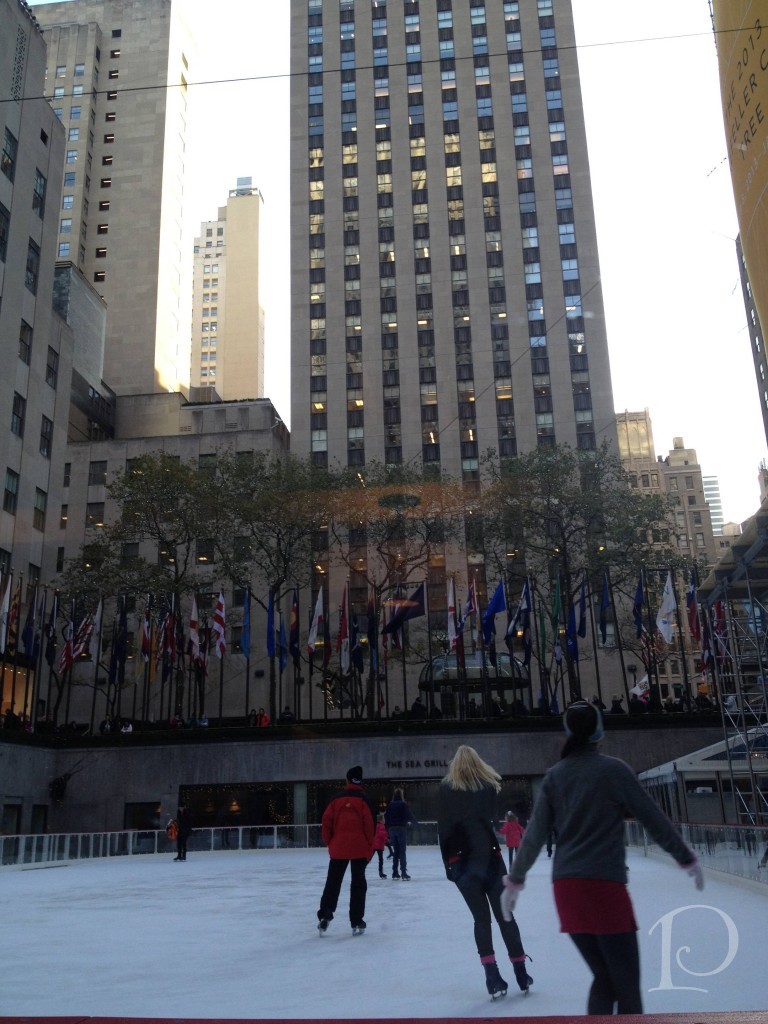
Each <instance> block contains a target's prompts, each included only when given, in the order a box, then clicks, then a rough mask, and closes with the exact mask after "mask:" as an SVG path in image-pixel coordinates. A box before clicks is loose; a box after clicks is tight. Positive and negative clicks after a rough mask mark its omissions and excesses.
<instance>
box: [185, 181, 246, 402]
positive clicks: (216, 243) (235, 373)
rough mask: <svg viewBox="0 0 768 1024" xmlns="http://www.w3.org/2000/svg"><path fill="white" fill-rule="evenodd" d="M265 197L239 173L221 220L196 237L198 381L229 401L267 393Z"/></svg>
mask: <svg viewBox="0 0 768 1024" xmlns="http://www.w3.org/2000/svg"><path fill="white" fill-rule="evenodd" d="M263 202H264V200H263V199H262V196H261V193H260V192H259V190H258V189H257V188H254V187H253V182H252V181H251V179H250V178H238V179H237V187H236V188H234V189H232V191H231V192H230V193H229V197H228V199H227V205H226V206H221V207H219V211H218V216H217V218H216V220H212V221H205V222H204V223H203V224H202V225H201V229H200V236H199V237H198V238H196V239H195V245H194V270H193V279H194V283H193V300H192V373H191V381H192V384H193V386H197V387H211V388H215V390H216V393H217V394H218V395H219V396H220V397H221V398H222V400H224V401H239V400H242V399H251V398H263V396H264V310H263V308H262V306H261V302H260V296H259V225H260V220H261V208H262V205H263Z"/></svg>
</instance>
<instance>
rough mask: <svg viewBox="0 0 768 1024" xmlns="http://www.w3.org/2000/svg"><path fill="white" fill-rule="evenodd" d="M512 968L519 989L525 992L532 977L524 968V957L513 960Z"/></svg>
mask: <svg viewBox="0 0 768 1024" xmlns="http://www.w3.org/2000/svg"><path fill="white" fill-rule="evenodd" d="M512 969H513V970H514V972H515V981H516V982H517V984H518V985H519V986H520V991H521V992H527V991H528V989H529V988H530V987H531V985H532V984H533V978H532V977H531V976H530V974H529V973H528V972H527V971H526V969H525V957H523V959H522V960H513V961H512Z"/></svg>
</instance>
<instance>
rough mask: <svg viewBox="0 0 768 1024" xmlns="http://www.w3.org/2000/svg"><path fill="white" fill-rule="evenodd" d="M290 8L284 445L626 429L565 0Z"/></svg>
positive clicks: (469, 463)
mask: <svg viewBox="0 0 768 1024" xmlns="http://www.w3.org/2000/svg"><path fill="white" fill-rule="evenodd" d="M291 10H292V21H291V70H292V75H291V117H292V127H291V211H292V217H291V247H292V259H291V264H292V266H291V286H292V312H293V321H292V344H291V349H292V352H291V364H292V382H291V393H292V395H291V405H292V418H291V429H292V447H293V450H294V451H298V452H310V451H311V453H312V457H313V459H314V461H315V462H316V463H318V464H321V465H322V464H325V463H327V464H329V465H333V464H337V463H341V464H342V465H351V466H363V465H365V463H366V462H367V461H371V460H376V461H378V462H383V463H386V464H387V465H397V464H412V465H419V464H421V463H423V464H424V466H425V467H434V468H435V469H437V470H440V471H442V472H444V473H447V474H449V475H450V476H452V477H454V478H456V479H463V480H464V481H473V480H476V479H478V477H479V473H480V459H481V456H482V455H483V453H484V452H485V451H486V450H487V449H491V448H492V449H495V450H496V451H497V452H498V453H499V454H500V455H501V456H514V455H515V454H516V453H521V452H525V451H528V450H531V449H533V448H534V447H536V446H537V445H539V446H551V445H554V444H556V443H561V442H568V443H570V444H571V445H573V446H576V447H579V448H582V449H591V448H594V447H595V446H596V445H599V444H600V442H601V441H602V440H603V439H604V438H606V439H609V440H611V441H613V442H614V443H615V438H616V429H615V416H614V409H613V398H612V392H611V378H610V369H609V363H608V349H607V342H606V332H605V323H604V314H603V306H602V297H601V290H600V271H599V266H598V257H597V244H596V238H595V225H594V215H593V207H592V199H591V188H590V177H589V167H588V159H587V147H586V139H585V129H584V118H583V113H582V107H581V94H580V89H579V71H578V65H577V59H576V48H575V39H574V26H573V17H572V12H571V8H570V4H569V3H567V2H566V0H558V2H557V3H554V2H553V0H537V2H536V3H518V2H510V0H460V2H459V0H430V2H429V3H425V2H422V3H419V2H418V0H389V2H386V0H291Z"/></svg>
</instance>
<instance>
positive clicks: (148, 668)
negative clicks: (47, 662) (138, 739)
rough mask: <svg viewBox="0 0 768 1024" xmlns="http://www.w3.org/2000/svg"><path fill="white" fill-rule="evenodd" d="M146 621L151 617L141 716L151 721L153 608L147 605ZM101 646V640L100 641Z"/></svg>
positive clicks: (144, 720) (142, 626) (146, 720)
mask: <svg viewBox="0 0 768 1024" xmlns="http://www.w3.org/2000/svg"><path fill="white" fill-rule="evenodd" d="M147 605H149V598H147ZM144 618H145V622H146V619H147V618H149V636H148V637H147V647H148V650H147V660H146V661H145V662H144V688H143V690H142V694H141V718H142V721H143V722H148V721H149V680H150V676H151V674H152V627H153V623H152V610H151V608H149V607H147V608H146V609H145V611H144ZM145 622H142V624H141V629H142V632H143V631H144V625H145ZM99 647H101V642H99Z"/></svg>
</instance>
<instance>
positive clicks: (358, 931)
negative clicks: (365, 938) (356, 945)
mask: <svg viewBox="0 0 768 1024" xmlns="http://www.w3.org/2000/svg"><path fill="white" fill-rule="evenodd" d="M352 934H353V935H365V921H358V922H357V924H353V925H352Z"/></svg>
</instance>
